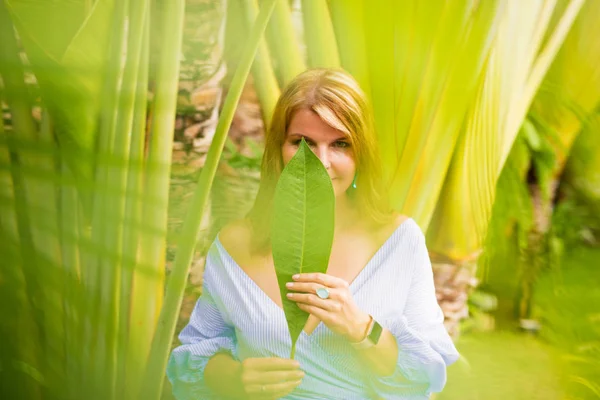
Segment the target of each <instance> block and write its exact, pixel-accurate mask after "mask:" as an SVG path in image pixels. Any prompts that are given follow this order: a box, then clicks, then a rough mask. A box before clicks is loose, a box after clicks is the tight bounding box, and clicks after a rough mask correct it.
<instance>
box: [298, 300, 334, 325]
mask: <svg viewBox="0 0 600 400" xmlns="http://www.w3.org/2000/svg"><path fill="white" fill-rule="evenodd" d="M298 307H300V309H301V310H303V311H306V312H307V313H309V314H312V315H314V316H315V317H317V318H319V319H320V320H321V321H323V322H325V321H329V316H330V313H329V312H328V311H325V310H323V309H322V308H319V307H315V306H311V305H308V304H304V303H298Z"/></svg>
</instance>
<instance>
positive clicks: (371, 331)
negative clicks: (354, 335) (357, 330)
mask: <svg viewBox="0 0 600 400" xmlns="http://www.w3.org/2000/svg"><path fill="white" fill-rule="evenodd" d="M370 317H371V322H369V326H368V328H367V335H366V336H365V338H364V339H363V340H361V341H360V342H357V343H353V342H350V344H351V345H352V347H354V348H355V349H368V348H369V347H373V346H375V345H376V344H377V343H379V338H380V337H381V332H382V331H383V328H382V327H381V325H379V322H377V321H375V319H374V318H373V316H372V315H371V316H370Z"/></svg>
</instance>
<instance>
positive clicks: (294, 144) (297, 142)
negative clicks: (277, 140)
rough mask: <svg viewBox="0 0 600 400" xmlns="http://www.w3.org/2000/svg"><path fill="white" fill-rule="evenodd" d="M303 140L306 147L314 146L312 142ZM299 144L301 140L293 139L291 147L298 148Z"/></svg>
mask: <svg viewBox="0 0 600 400" xmlns="http://www.w3.org/2000/svg"><path fill="white" fill-rule="evenodd" d="M304 140H305V141H306V144H307V145H309V146H313V145H314V144H313V142H312V141H310V140H306V139H304ZM300 143H302V139H294V140H292V145H293V146H300Z"/></svg>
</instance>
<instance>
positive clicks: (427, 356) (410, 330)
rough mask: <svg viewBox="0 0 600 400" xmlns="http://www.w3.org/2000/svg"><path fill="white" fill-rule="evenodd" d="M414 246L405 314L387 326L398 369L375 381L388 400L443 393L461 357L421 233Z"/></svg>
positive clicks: (381, 394)
mask: <svg viewBox="0 0 600 400" xmlns="http://www.w3.org/2000/svg"><path fill="white" fill-rule="evenodd" d="M412 243H413V254H412V256H414V262H413V266H414V271H413V274H412V280H411V284H410V289H409V293H408V300H407V303H406V307H405V310H404V315H399V316H398V318H396V319H392V320H390V321H388V322H387V326H385V327H386V328H387V329H388V330H389V331H390V332H391V333H392V335H393V336H394V337H395V338H396V341H397V343H398V351H399V354H398V361H397V365H396V370H395V371H394V373H393V374H392V375H390V376H386V377H374V378H373V382H372V383H373V388H374V390H375V391H376V392H377V394H378V395H379V396H380V397H383V398H385V399H395V398H404V397H401V396H406V395H410V394H413V395H424V394H425V395H429V394H430V393H432V392H440V391H442V389H443V388H444V385H445V384H446V367H447V366H448V365H450V364H452V363H453V362H455V361H456V360H457V359H458V358H459V354H458V352H457V351H456V348H455V347H454V343H453V342H452V339H451V338H450V335H449V334H448V332H447V331H446V328H445V327H444V324H443V322H444V314H443V313H442V310H441V308H440V306H439V305H438V302H437V299H436V296H435V287H434V284H433V271H432V268H431V261H430V259H429V254H428V253H427V248H426V245H425V237H424V235H423V233H422V232H421V231H420V230H418V231H417V235H416V238H415V240H414V241H412ZM382 325H383V324H382Z"/></svg>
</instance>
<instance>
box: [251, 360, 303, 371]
mask: <svg viewBox="0 0 600 400" xmlns="http://www.w3.org/2000/svg"><path fill="white" fill-rule="evenodd" d="M244 362H246V363H247V364H248V365H249V366H250V367H251V368H252V369H255V370H259V371H285V370H290V371H291V370H297V369H299V368H300V363H299V362H298V361H296V360H292V359H289V358H279V357H259V358H250V359H247V360H245V361H244Z"/></svg>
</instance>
